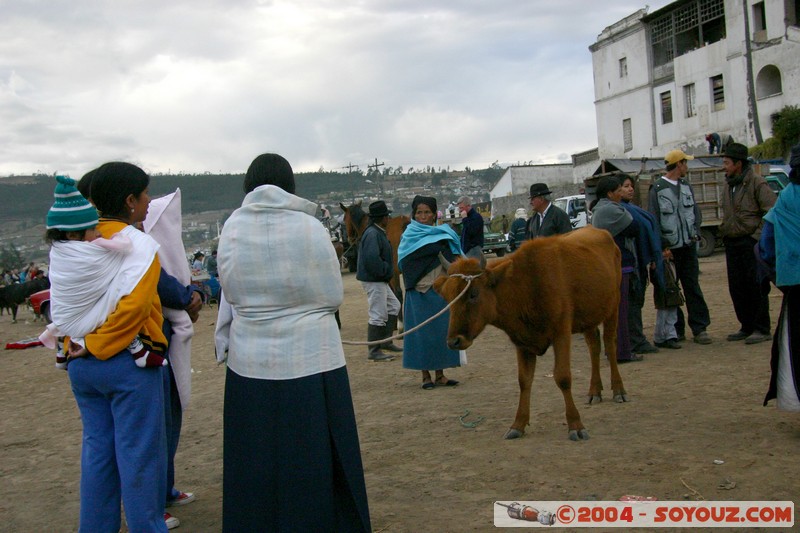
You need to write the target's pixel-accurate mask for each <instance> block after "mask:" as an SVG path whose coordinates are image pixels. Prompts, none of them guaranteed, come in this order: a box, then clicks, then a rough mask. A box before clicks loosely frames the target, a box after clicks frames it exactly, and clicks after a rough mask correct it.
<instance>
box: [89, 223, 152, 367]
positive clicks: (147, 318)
mask: <svg viewBox="0 0 800 533" xmlns="http://www.w3.org/2000/svg"><path fill="white" fill-rule="evenodd" d="M125 226H126V224H125V223H124V222H119V221H116V220H108V219H100V223H99V224H98V225H97V231H99V232H100V234H101V235H102V236H103V237H105V238H106V239H110V238H111V237H112V236H113V235H114V234H115V233H117V232H119V231H120V230H122V229H124V228H125ZM132 253H136V250H134V251H133V252H132ZM160 276H161V263H160V262H159V261H158V255H156V256H155V257H154V258H153V263H152V264H151V265H150V268H149V269H148V270H147V273H145V275H144V276H143V277H142V279H141V281H139V284H138V285H136V287H135V288H134V289H133V291H132V292H131V293H130V294H128V295H127V296H123V297H122V299H121V300H120V301H119V304H117V308H116V309H114V311H113V312H112V313H111V314H110V315H108V319H107V320H106V321H105V323H104V324H103V325H102V326H100V327H99V328H97V329H96V330H95V331H94V332H92V333H90V334H88V335H86V337H84V340H85V343H86V349H87V350H89V352H90V353H91V354H92V355H94V356H95V357H97V358H98V359H102V360H106V359H109V358H111V357H113V356H115V355H117V354H118V353H119V352H121V351H122V350H124V349H125V348H127V347H128V345H129V344H130V343H131V341H132V340H133V338H134V337H136V335H139V338H140V339H141V341H142V343H143V344H144V345H145V346H146V347H147V348H148V349H150V350H155V351H157V352H159V353H162V354H163V353H164V352H165V351H166V349H167V339H166V338H165V337H164V333H163V332H162V330H161V324H162V322H163V320H164V319H163V317H162V315H161V300H160V299H159V298H158V279H159V277H160Z"/></svg>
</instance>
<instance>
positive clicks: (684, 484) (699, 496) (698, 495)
mask: <svg viewBox="0 0 800 533" xmlns="http://www.w3.org/2000/svg"><path fill="white" fill-rule="evenodd" d="M680 480H681V483H683V486H684V487H686V488H687V489H689V490H690V491H692V493H693V494H694V495H695V497H697V499H698V500H700V501H704V500H705V497H703V495H702V494H700V493H699V492H698V491H697V490H696V489H693V488H692V487H690V486H689V485H688V484H687V483H686V482H685V481H684V480H683V478H680Z"/></svg>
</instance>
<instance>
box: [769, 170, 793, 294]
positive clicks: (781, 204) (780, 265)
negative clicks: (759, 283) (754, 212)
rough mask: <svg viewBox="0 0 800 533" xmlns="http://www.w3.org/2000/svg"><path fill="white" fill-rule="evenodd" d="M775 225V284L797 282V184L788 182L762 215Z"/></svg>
mask: <svg viewBox="0 0 800 533" xmlns="http://www.w3.org/2000/svg"><path fill="white" fill-rule="evenodd" d="M764 220H766V221H767V222H769V223H771V224H772V225H773V226H774V227H775V251H776V254H775V255H776V258H775V270H776V272H777V280H776V283H775V284H776V285H777V286H778V287H785V286H789V285H799V284H800V268H798V267H797V265H798V264H800V186H798V185H795V184H791V185H789V186H788V187H787V188H785V189H784V190H783V191H781V194H780V196H778V201H777V202H775V206H774V207H773V208H772V209H770V210H769V212H768V213H767V214H766V215H765V216H764Z"/></svg>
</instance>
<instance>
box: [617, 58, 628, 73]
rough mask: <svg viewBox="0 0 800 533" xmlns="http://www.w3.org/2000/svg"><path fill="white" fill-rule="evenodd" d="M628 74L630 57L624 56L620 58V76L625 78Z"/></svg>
mask: <svg viewBox="0 0 800 533" xmlns="http://www.w3.org/2000/svg"><path fill="white" fill-rule="evenodd" d="M627 75H628V58H627V57H623V58H622V59H620V60H619V77H620V78H624V77H626V76H627Z"/></svg>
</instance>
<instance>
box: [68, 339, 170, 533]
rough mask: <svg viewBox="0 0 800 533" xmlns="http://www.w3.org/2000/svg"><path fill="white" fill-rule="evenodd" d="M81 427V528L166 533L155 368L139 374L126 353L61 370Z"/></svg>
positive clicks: (100, 532)
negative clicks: (123, 520)
mask: <svg viewBox="0 0 800 533" xmlns="http://www.w3.org/2000/svg"><path fill="white" fill-rule="evenodd" d="M68 372H69V378H70V382H71V383H72V392H73V394H74V395H75V400H76V401H77V403H78V409H80V413H81V420H82V422H83V445H82V447H81V484H80V499H81V510H80V524H79V531H80V532H86V533H106V532H108V533H116V532H117V531H119V529H120V521H121V517H120V499H121V500H122V502H123V503H124V505H125V518H126V521H127V524H128V529H129V530H130V531H147V532H153V531H155V532H162V533H166V531H167V526H166V524H165V523H164V501H165V498H166V495H165V494H164V487H165V486H166V474H167V472H166V464H167V457H166V439H165V432H164V389H163V385H162V376H161V370H160V369H158V368H139V367H137V366H136V363H134V361H133V357H131V354H130V352H128V351H127V350H123V351H121V352H120V353H119V354H117V355H116V356H114V357H112V358H111V359H108V360H106V361H101V360H99V359H96V358H95V357H91V356H89V357H82V358H78V359H75V360H73V361H72V362H70V364H69V367H68Z"/></svg>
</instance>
